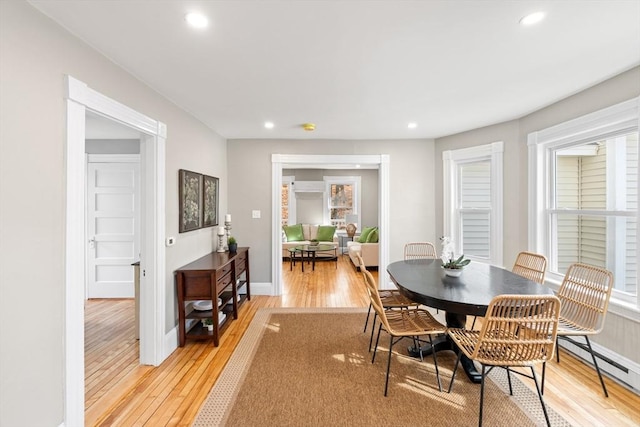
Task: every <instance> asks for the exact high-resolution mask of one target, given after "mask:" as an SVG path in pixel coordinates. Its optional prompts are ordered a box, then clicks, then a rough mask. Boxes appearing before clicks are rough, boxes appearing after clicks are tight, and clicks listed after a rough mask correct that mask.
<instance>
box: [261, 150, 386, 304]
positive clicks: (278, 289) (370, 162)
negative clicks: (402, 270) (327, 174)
mask: <svg viewBox="0 0 640 427" xmlns="http://www.w3.org/2000/svg"><path fill="white" fill-rule="evenodd" d="M354 164H359V165H362V166H363V167H364V168H368V169H371V168H373V167H377V168H378V171H379V172H378V174H379V177H378V182H379V187H378V192H379V197H378V199H379V204H380V207H379V215H380V216H379V218H378V221H379V223H380V227H379V231H380V262H379V265H380V267H379V268H378V272H379V273H378V274H379V276H380V283H381V284H387V286H389V275H388V273H387V269H386V268H385V267H384V266H386V265H387V264H388V263H389V236H390V230H389V224H390V221H389V155H388V154H379V155H374V154H369V155H314V154H272V155H271V183H272V189H271V215H272V230H271V241H272V245H271V259H272V261H273V262H272V265H273V270H272V275H271V283H272V285H271V286H272V292H271V295H281V294H282V235H281V231H280V228H281V227H280V224H282V211H281V209H280V206H281V205H280V189H281V187H282V170H283V169H300V168H305V167H313V168H318V167H320V166H323V165H332V166H333V167H340V166H341V165H342V166H343V167H345V168H347V167H348V168H352V167H353V165H354ZM252 286H253V284H252Z"/></svg>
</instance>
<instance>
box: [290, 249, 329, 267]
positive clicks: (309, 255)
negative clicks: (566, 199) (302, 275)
mask: <svg viewBox="0 0 640 427" xmlns="http://www.w3.org/2000/svg"><path fill="white" fill-rule="evenodd" d="M318 252H333V256H332V257H330V259H331V260H334V261H335V262H336V268H338V247H337V246H333V245H316V246H312V245H300V246H294V247H293V248H291V249H289V254H290V258H291V269H292V270H293V266H294V265H295V263H296V255H297V254H299V255H300V258H301V261H302V262H301V264H302V271H303V272H304V260H305V258H306V259H307V262H308V261H309V260H311V270H312V271H315V269H316V254H317V253H318ZM323 258H325V257H323Z"/></svg>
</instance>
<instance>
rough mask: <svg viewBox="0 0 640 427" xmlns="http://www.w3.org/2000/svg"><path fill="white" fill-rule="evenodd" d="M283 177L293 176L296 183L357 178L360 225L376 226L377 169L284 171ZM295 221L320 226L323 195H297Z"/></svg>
mask: <svg viewBox="0 0 640 427" xmlns="http://www.w3.org/2000/svg"><path fill="white" fill-rule="evenodd" d="M282 175H283V176H294V177H295V178H296V180H297V181H322V180H323V177H325V176H359V177H360V185H361V187H360V193H361V209H360V224H361V227H360V228H362V227H363V226H374V225H378V170H377V169H284V170H283V171H282ZM296 198H297V201H298V204H297V205H296V221H297V222H299V223H309V224H321V223H322V213H323V206H324V199H323V193H297V194H296Z"/></svg>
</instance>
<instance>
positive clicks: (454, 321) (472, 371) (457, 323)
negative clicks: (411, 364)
mask: <svg viewBox="0 0 640 427" xmlns="http://www.w3.org/2000/svg"><path fill="white" fill-rule="evenodd" d="M445 318H446V319H447V326H448V327H450V328H463V327H464V326H465V325H466V323H467V316H465V315H464V314H455V313H449V312H447V313H446V315H445ZM445 350H450V351H453V352H454V353H456V354H458V352H459V351H460V350H459V349H458V347H456V346H455V345H454V344H453V342H452V341H451V340H450V339H449V336H448V335H447V336H440V337H438V338H436V339H434V340H433V345H430V344H426V345H424V346H422V347H420V348H418V349H416V348H415V347H414V346H411V347H409V348H407V351H408V352H409V356H411V357H420V353H422V356H423V357H424V356H428V355H430V354H431V352H432V351H435V352H436V353H437V352H440V351H445ZM460 365H461V366H462V369H464V372H465V373H466V374H467V377H468V378H469V380H470V381H471V382H473V383H476V384H480V382H481V380H482V375H481V374H480V372H478V370H477V369H476V367H475V365H474V364H473V361H472V360H471V359H469V358H468V357H467V356H466V355H464V354H463V355H462V357H461V358H460Z"/></svg>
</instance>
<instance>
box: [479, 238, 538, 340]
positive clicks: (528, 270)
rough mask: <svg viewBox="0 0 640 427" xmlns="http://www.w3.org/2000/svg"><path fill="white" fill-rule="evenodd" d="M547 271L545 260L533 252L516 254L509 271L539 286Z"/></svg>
mask: <svg viewBox="0 0 640 427" xmlns="http://www.w3.org/2000/svg"><path fill="white" fill-rule="evenodd" d="M546 271H547V258H546V257H545V256H544V255H541V254H536V253H534V252H527V251H522V252H520V253H519V254H518V257H517V258H516V262H515V263H514V264H513V268H512V269H511V272H512V273H515V274H517V275H519V276H522V277H525V278H527V279H529V280H533V281H534V282H538V283H540V284H541V285H542V284H544V275H545V273H546ZM476 319H477V317H474V318H473V323H472V324H471V329H473V328H474V327H475V325H476Z"/></svg>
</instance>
